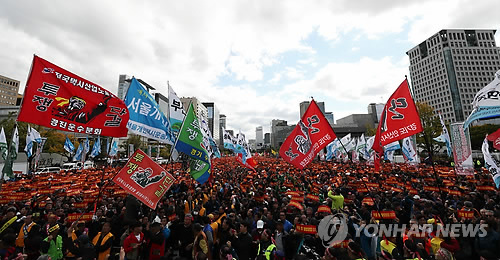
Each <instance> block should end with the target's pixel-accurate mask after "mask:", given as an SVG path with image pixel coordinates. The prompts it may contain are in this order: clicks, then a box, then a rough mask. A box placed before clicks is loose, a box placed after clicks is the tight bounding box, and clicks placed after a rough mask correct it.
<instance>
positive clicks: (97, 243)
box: [92, 222, 114, 260]
mask: <svg viewBox="0 0 500 260" xmlns="http://www.w3.org/2000/svg"><path fill="white" fill-rule="evenodd" d="M110 231H111V223H109V222H106V223H104V225H103V226H102V229H101V232H99V233H97V235H96V236H95V237H94V239H93V240H92V244H93V245H94V247H95V250H96V252H97V254H98V256H97V260H106V259H108V258H109V257H110V252H111V246H112V245H113V239H114V236H113V234H111V232H110Z"/></svg>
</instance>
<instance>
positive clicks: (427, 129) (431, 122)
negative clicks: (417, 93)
mask: <svg viewBox="0 0 500 260" xmlns="http://www.w3.org/2000/svg"><path fill="white" fill-rule="evenodd" d="M415 105H416V106H417V110H418V114H419V116H420V120H421V122H422V128H423V131H422V132H421V133H419V134H418V135H417V145H418V146H419V147H420V148H422V149H423V152H424V153H425V154H426V155H430V156H434V154H435V153H436V152H437V151H438V150H439V148H440V147H441V145H440V144H438V143H437V142H436V141H435V140H434V138H435V137H438V136H439V135H441V131H442V128H441V122H440V121H439V117H437V116H436V114H434V108H432V107H431V106H430V105H429V104H427V103H420V102H417V103H416V104H415Z"/></svg>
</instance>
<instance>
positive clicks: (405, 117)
mask: <svg viewBox="0 0 500 260" xmlns="http://www.w3.org/2000/svg"><path fill="white" fill-rule="evenodd" d="M422 130H423V129H422V124H421V122H420V117H419V115H418V111H417V107H416V106H415V102H414V101H413V98H412V97H411V94H410V89H409V87H408V81H407V80H406V79H405V80H404V81H403V82H402V83H401V85H399V87H398V88H397V89H396V91H394V93H393V94H392V95H391V97H390V98H389V100H387V103H386V104H385V107H384V110H383V111H382V116H381V118H380V122H379V124H378V128H377V133H376V135H375V141H374V142H373V147H372V149H373V150H375V151H376V152H377V153H378V154H381V153H382V152H383V149H382V147H383V146H384V145H387V144H390V143H392V142H394V141H398V140H401V139H403V138H405V137H408V136H412V135H414V134H417V133H420V132H422ZM377 166H379V165H378V162H377V158H375V168H377Z"/></svg>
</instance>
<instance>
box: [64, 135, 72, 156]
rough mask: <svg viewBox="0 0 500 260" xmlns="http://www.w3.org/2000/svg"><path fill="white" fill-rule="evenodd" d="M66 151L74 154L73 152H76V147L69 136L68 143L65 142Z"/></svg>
mask: <svg viewBox="0 0 500 260" xmlns="http://www.w3.org/2000/svg"><path fill="white" fill-rule="evenodd" d="M64 150H66V151H68V153H73V151H74V150H75V146H74V145H73V143H72V142H71V140H69V138H68V137H67V136H66V141H64Z"/></svg>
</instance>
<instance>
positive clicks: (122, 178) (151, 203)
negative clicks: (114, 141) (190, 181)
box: [113, 149, 175, 209]
mask: <svg viewBox="0 0 500 260" xmlns="http://www.w3.org/2000/svg"><path fill="white" fill-rule="evenodd" d="M174 181H175V179H174V177H173V176H172V175H170V174H169V173H167V172H166V170H165V169H163V168H162V167H161V166H160V165H158V164H157V163H155V162H154V161H153V160H152V159H151V158H150V157H149V156H147V154H145V153H144V152H143V151H141V150H140V149H138V150H137V151H136V152H135V153H134V154H133V155H132V156H130V159H129V160H128V162H127V164H126V165H125V166H124V167H123V168H122V169H121V170H120V172H118V174H117V175H116V176H115V177H114V178H113V182H114V183H116V184H118V185H119V186H120V187H122V188H123V189H124V190H125V191H127V192H128V193H130V194H131V195H133V196H134V197H136V198H137V199H138V200H140V201H142V202H143V203H144V204H146V205H147V206H148V207H150V208H152V209H156V205H157V204H158V201H160V199H161V197H163V195H164V194H165V192H167V190H168V189H170V186H172V184H173V183H174Z"/></svg>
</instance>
